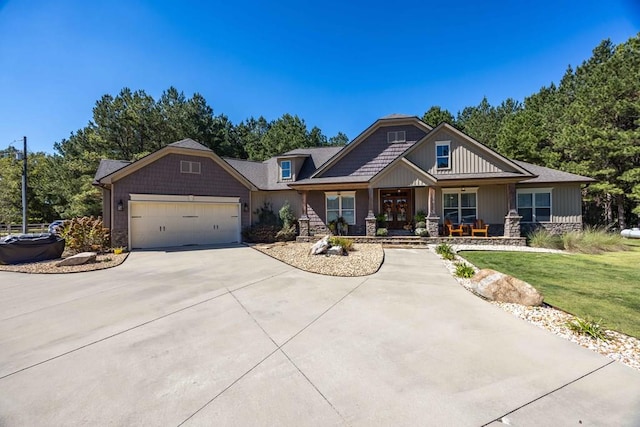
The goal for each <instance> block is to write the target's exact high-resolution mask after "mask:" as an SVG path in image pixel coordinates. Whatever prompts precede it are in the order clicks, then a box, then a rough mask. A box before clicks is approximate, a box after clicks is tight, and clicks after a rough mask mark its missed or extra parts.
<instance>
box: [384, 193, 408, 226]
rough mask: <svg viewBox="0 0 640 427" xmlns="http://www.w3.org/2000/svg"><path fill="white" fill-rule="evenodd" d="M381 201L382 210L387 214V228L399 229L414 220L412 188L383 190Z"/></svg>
mask: <svg viewBox="0 0 640 427" xmlns="http://www.w3.org/2000/svg"><path fill="white" fill-rule="evenodd" d="M380 203H381V205H382V206H380V211H381V212H382V213H383V214H384V216H385V220H386V222H387V228H389V229H392V230H399V229H402V228H403V227H404V226H405V225H407V224H409V223H410V222H411V221H412V219H413V217H412V212H411V205H412V200H411V190H409V189H399V190H381V191H380Z"/></svg>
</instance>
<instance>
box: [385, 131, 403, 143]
mask: <svg viewBox="0 0 640 427" xmlns="http://www.w3.org/2000/svg"><path fill="white" fill-rule="evenodd" d="M406 141H407V132H405V131H403V130H397V131H395V132H387V142H388V143H389V144H394V143H397V142H406Z"/></svg>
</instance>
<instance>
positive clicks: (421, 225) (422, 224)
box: [416, 221, 427, 229]
mask: <svg viewBox="0 0 640 427" xmlns="http://www.w3.org/2000/svg"><path fill="white" fill-rule="evenodd" d="M418 228H427V223H426V222H424V221H416V229H418Z"/></svg>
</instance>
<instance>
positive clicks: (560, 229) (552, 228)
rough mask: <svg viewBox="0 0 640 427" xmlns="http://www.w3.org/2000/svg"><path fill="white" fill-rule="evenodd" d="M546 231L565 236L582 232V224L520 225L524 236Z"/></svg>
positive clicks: (549, 223)
mask: <svg viewBox="0 0 640 427" xmlns="http://www.w3.org/2000/svg"><path fill="white" fill-rule="evenodd" d="M540 229H544V230H547V231H548V232H550V233H551V234H564V233H569V232H572V231H582V223H579V222H538V223H527V224H522V223H520V230H521V231H522V235H523V236H526V235H527V234H529V233H531V232H533V231H535V230H540Z"/></svg>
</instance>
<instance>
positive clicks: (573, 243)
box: [562, 228, 629, 254]
mask: <svg viewBox="0 0 640 427" xmlns="http://www.w3.org/2000/svg"><path fill="white" fill-rule="evenodd" d="M562 241H563V243H564V247H565V249H566V250H569V251H574V252H581V253H586V254H599V253H602V252H614V251H625V250H628V249H629V248H628V246H627V245H625V244H624V240H623V238H622V236H620V235H619V234H615V233H609V232H607V231H606V230H604V229H601V228H587V229H585V230H584V231H579V232H572V233H567V234H565V235H564V236H562Z"/></svg>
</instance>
